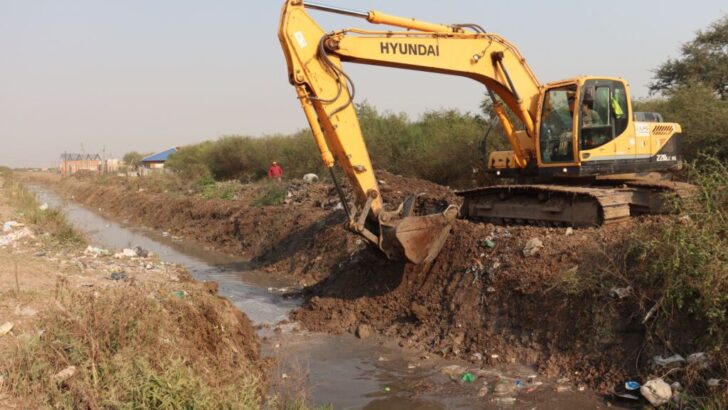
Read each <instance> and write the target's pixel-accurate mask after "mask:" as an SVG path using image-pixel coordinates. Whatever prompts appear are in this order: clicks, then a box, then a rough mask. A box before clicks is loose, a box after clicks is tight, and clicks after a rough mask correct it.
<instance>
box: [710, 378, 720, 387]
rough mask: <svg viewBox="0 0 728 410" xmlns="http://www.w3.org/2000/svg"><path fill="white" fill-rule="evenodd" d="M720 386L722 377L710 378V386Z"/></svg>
mask: <svg viewBox="0 0 728 410" xmlns="http://www.w3.org/2000/svg"><path fill="white" fill-rule="evenodd" d="M718 386H720V379H709V380H708V387H718Z"/></svg>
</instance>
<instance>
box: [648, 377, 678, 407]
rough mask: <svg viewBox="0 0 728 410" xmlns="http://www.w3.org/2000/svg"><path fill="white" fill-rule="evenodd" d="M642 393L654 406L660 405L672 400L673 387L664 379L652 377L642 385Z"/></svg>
mask: <svg viewBox="0 0 728 410" xmlns="http://www.w3.org/2000/svg"><path fill="white" fill-rule="evenodd" d="M640 393H642V396H643V397H644V398H645V399H647V401H649V402H650V403H651V404H652V405H653V406H655V407H658V406H662V405H663V404H665V403H667V402H668V401H670V398H671V397H672V389H671V388H670V385H669V384H667V383H665V381H664V380H662V379H652V380H650V381H648V382H647V383H645V384H644V385H643V386H642V387H640Z"/></svg>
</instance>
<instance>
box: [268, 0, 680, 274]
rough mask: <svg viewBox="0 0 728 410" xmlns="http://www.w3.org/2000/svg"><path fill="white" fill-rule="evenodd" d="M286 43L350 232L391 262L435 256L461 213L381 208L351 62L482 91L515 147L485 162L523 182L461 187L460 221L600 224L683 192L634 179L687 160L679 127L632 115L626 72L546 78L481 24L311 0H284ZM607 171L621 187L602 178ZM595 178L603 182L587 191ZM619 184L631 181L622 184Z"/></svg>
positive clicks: (281, 29)
mask: <svg viewBox="0 0 728 410" xmlns="http://www.w3.org/2000/svg"><path fill="white" fill-rule="evenodd" d="M306 9H312V10H317V11H325V12H331V13H338V14H343V15H347V16H351V17H356V18H360V19H364V20H366V21H368V22H369V23H372V24H383V25H387V26H394V27H400V28H403V29H405V30H402V31H396V30H392V29H387V30H378V31H377V30H362V29H353V28H351V29H344V30H339V31H334V32H329V33H327V32H324V30H323V29H321V27H319V26H318V24H316V22H315V21H314V20H313V19H312V18H311V16H309V14H308V13H307V11H306ZM279 38H280V41H281V44H282V46H283V51H284V54H285V56H286V61H287V63H288V74H289V80H290V82H291V84H292V85H293V86H294V87H295V88H296V92H297V95H298V98H299V101H300V103H301V106H302V108H303V110H304V113H305V114H306V118H307V119H308V123H309V125H310V127H311V130H312V132H313V136H314V139H315V140H316V144H317V146H318V149H319V151H320V154H321V158H322V161H323V162H324V164H325V165H326V167H328V168H329V169H332V167H333V166H334V164H335V163H337V164H338V165H339V166H340V167H341V169H342V170H343V171H344V173H345V174H346V176H347V178H348V179H349V181H350V182H351V185H352V187H353V191H354V197H355V198H354V206H353V208H352V209H348V207H346V203H347V201H346V200H345V198H343V193H342V190H341V189H340V186H339V184H338V181H336V176H335V174H334V173H333V172H332V177H333V178H334V181H335V183H336V185H337V187H339V193H340V195H341V196H342V202H343V203H344V204H345V207H346V212H347V215H348V217H349V227H350V228H351V229H352V230H354V231H355V232H358V233H360V234H361V235H363V236H364V237H365V238H367V240H369V241H370V242H372V243H375V244H376V245H377V246H378V247H379V248H380V249H382V251H383V252H384V253H385V254H386V255H387V256H389V257H390V258H405V259H407V260H409V261H410V262H414V263H420V262H427V261H430V260H432V259H433V258H434V257H435V256H437V253H438V252H439V250H440V248H441V247H442V245H443V244H444V242H445V238H446V236H447V233H448V232H449V230H450V226H451V223H452V221H453V219H454V218H455V217H456V215H457V214H458V209H457V208H455V207H450V208H448V209H447V210H446V211H445V212H444V213H442V214H436V215H427V216H414V215H412V213H411V209H412V206H411V204H403V206H400V208H399V209H398V210H397V211H395V212H387V211H385V210H384V208H383V204H382V199H381V195H380V193H379V187H378V186H377V180H376V178H375V176H374V171H373V169H372V165H371V161H370V159H369V154H368V153H367V149H366V145H365V142H364V138H363V136H362V132H361V129H360V127H359V122H358V119H357V115H356V111H355V109H354V106H353V104H352V101H353V98H354V84H353V82H352V80H351V78H349V76H348V75H347V74H346V73H345V72H344V70H343V69H342V62H347V63H357V64H367V65H377V66H384V67H392V68H400V69H408V70H417V71H426V72H432V73H439V74H447V75H455V76H461V77H466V78H470V79H472V80H474V81H476V82H478V83H480V84H482V85H483V86H484V87H485V89H486V90H487V92H488V93H489V95H490V97H491V100H492V101H493V111H494V114H495V116H496V117H497V118H498V120H499V122H500V124H501V126H502V129H503V133H504V135H505V137H506V138H507V139H508V141H509V143H510V146H511V150H510V151H499V152H494V153H491V155H490V157H489V159H488V166H487V169H488V171H489V172H492V173H493V174H495V175H497V176H503V177H509V178H512V179H515V180H517V181H518V184H517V185H512V186H505V185H502V186H494V187H487V188H481V189H476V190H470V191H464V192H461V193H460V194H461V195H462V196H463V197H465V205H464V206H463V209H462V210H460V216H462V217H466V218H474V219H478V218H481V219H486V220H495V221H510V220H514V221H530V222H535V223H555V224H567V225H572V226H588V225H599V224H602V223H608V222H610V221H618V220H622V219H624V218H627V217H629V216H630V215H632V214H634V213H637V212H638V211H639V212H642V211H643V210H648V211H649V212H653V211H654V210H656V209H658V208H660V207H659V206H658V205H656V204H658V203H659V198H658V197H659V195H661V193H662V192H664V191H666V190H667V191H669V190H672V191H674V192H676V189H673V188H669V189H666V188H665V187H664V186H657V185H655V184H651V185H650V184H648V185H649V186H646V185H644V184H631V185H630V184H627V182H629V181H631V177H629V176H628V175H633V174H634V175H636V174H638V173H649V172H662V171H666V170H669V169H671V168H674V167H677V166H679V165H680V161H681V160H680V156H679V153H678V151H677V146H678V145H679V144H678V142H679V135H680V132H681V128H680V126H679V124H664V123H663V124H648V123H636V122H634V121H633V119H632V116H631V114H630V113H631V102H630V100H629V90H628V85H627V84H626V82H625V81H624V80H622V79H621V78H607V77H586V76H584V77H578V78H574V79H567V80H563V81H560V82H557V83H551V84H545V85H544V84H541V83H540V82H539V81H538V79H537V78H536V76H535V75H534V73H533V71H532V70H531V68H530V67H529V66H528V64H527V63H526V59H525V58H524V57H523V56H522V55H521V54H520V52H519V51H518V49H517V48H516V47H515V46H514V45H513V44H511V43H510V42H508V41H507V40H506V39H504V38H503V37H501V36H499V35H497V34H495V33H488V32H486V31H485V30H483V29H482V28H481V27H480V26H477V25H474V24H449V25H447V24H438V23H430V22H424V21H419V20H415V19H410V18H404V17H398V16H392V15H388V14H385V13H381V12H378V11H369V12H359V11H353V10H347V9H341V8H337V7H331V6H324V5H320V4H314V3H308V2H304V1H302V0H287V1H286V2H285V4H284V5H283V10H282V13H281V22H280V27H279ZM577 102H578V109H577V108H576V107H577ZM507 110H508V111H510V113H512V115H509V113H507ZM512 118H514V119H515V121H513V120H512ZM605 176H612V177H616V178H614V180H615V181H620V182H613V183H612V185H609V182H608V181H605V180H604V179H602V180H601V182H599V181H596V180H598V179H600V178H603V177H605ZM554 180H558V181H559V183H560V184H561V185H556V184H553V181H554ZM524 181H528V185H523V182H524ZM594 182H599V185H598V186H591V187H590V186H588V185H589V184H592V185H593V183H594ZM585 184H586V185H587V186H584V185H585ZM621 185H624V186H627V185H629V187H628V188H624V187H622V188H616V187H618V186H621ZM373 223H374V225H373Z"/></svg>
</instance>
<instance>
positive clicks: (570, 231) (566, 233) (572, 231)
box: [564, 227, 574, 236]
mask: <svg viewBox="0 0 728 410" xmlns="http://www.w3.org/2000/svg"><path fill="white" fill-rule="evenodd" d="M573 234H574V228H572V227H568V228H566V232H565V233H564V235H566V236H570V235H573Z"/></svg>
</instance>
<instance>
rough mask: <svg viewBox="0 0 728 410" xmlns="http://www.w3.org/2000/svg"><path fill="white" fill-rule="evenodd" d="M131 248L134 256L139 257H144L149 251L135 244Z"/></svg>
mask: <svg viewBox="0 0 728 410" xmlns="http://www.w3.org/2000/svg"><path fill="white" fill-rule="evenodd" d="M133 250H134V252H135V253H136V256H138V257H140V258H146V257H147V256H149V251H148V250H146V249H144V248H142V247H141V246H135V247H134V249H133Z"/></svg>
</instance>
